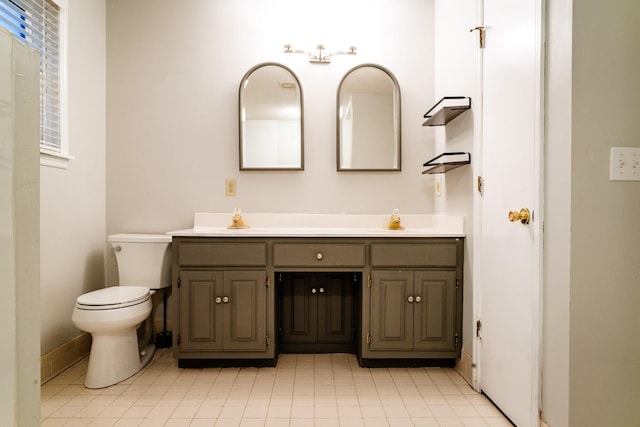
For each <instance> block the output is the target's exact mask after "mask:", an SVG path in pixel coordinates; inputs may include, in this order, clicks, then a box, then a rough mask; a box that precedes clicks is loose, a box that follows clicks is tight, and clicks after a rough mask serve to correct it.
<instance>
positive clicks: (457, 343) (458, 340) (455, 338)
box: [454, 333, 460, 347]
mask: <svg viewBox="0 0 640 427" xmlns="http://www.w3.org/2000/svg"><path fill="white" fill-rule="evenodd" d="M454 343H455V345H456V347H457V346H458V345H460V336H459V335H458V333H456V335H455V337H454Z"/></svg>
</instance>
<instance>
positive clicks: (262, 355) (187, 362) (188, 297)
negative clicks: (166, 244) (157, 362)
mask: <svg viewBox="0 0 640 427" xmlns="http://www.w3.org/2000/svg"><path fill="white" fill-rule="evenodd" d="M172 246H173V255H174V261H173V269H174V271H173V275H174V278H175V281H174V288H173V291H174V295H177V298H176V301H175V302H174V310H176V314H177V315H176V316H174V317H173V319H174V328H177V331H178V334H177V336H175V338H174V339H175V342H174V355H176V357H177V359H178V364H179V366H181V367H197V366H207V365H209V364H211V361H212V360H217V361H218V363H217V364H225V362H228V363H231V364H236V363H237V360H253V361H254V362H255V361H256V360H262V361H261V362H260V363H252V364H260V365H273V364H274V363H275V362H274V357H275V356H274V350H273V345H272V344H271V336H272V335H273V328H269V326H268V325H269V323H270V319H273V291H272V290H271V289H270V286H269V277H268V274H267V271H266V265H267V246H266V243H265V242H255V241H251V242H235V241H217V240H209V239H175V238H174V241H173V245H172ZM176 320H177V322H176ZM271 322H272V320H271ZM176 323H177V324H176Z"/></svg>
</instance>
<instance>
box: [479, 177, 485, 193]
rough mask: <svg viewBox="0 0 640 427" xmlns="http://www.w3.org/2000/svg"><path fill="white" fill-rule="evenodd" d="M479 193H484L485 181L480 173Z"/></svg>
mask: <svg viewBox="0 0 640 427" xmlns="http://www.w3.org/2000/svg"><path fill="white" fill-rule="evenodd" d="M478 193H480V194H483V193H484V181H483V179H482V177H481V176H480V175H478Z"/></svg>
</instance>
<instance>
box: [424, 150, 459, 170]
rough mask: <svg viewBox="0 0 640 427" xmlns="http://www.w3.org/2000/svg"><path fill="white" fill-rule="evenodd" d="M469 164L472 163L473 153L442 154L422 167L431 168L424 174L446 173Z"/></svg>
mask: <svg viewBox="0 0 640 427" xmlns="http://www.w3.org/2000/svg"><path fill="white" fill-rule="evenodd" d="M469 163H471V153H465V152H451V153H442V154H440V155H439V156H438V157H434V158H433V159H431V160H429V161H428V162H426V163H425V164H423V165H422V166H424V167H429V169H427V170H426V171H423V172H422V174H423V175H424V174H425V173H427V174H434V173H445V172H449V171H450V170H453V169H456V168H459V167H460V166H464V165H468V164H469Z"/></svg>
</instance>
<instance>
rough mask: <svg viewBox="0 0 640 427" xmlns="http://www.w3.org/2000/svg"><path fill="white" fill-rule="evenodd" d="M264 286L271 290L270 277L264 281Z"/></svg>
mask: <svg viewBox="0 0 640 427" xmlns="http://www.w3.org/2000/svg"><path fill="white" fill-rule="evenodd" d="M264 284H265V286H266V287H267V289H269V276H267V277H266V278H265V280H264Z"/></svg>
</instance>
